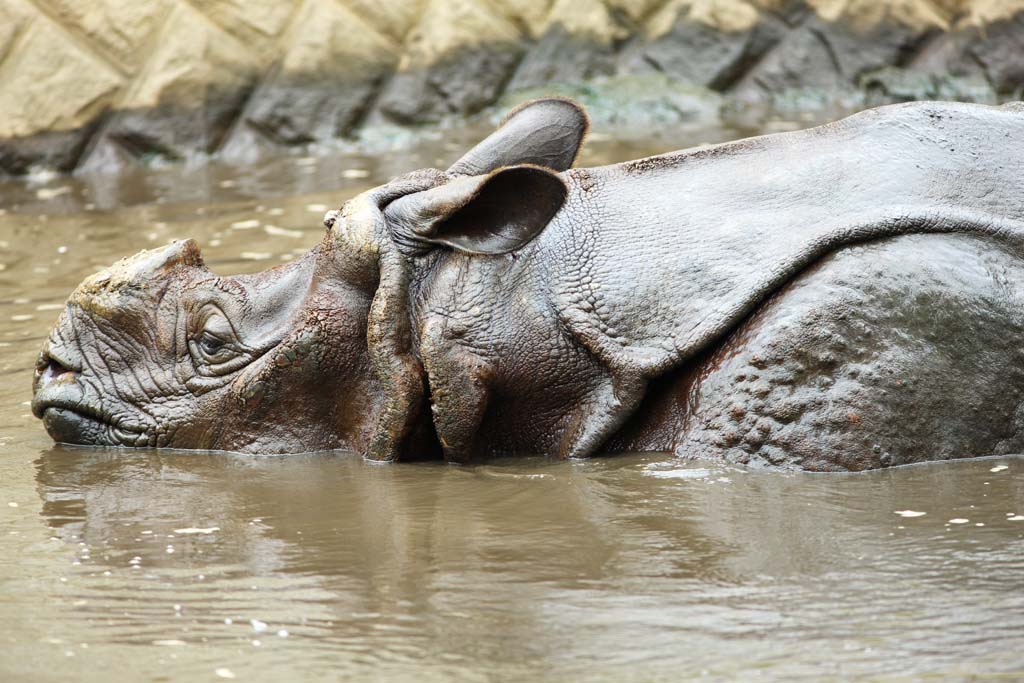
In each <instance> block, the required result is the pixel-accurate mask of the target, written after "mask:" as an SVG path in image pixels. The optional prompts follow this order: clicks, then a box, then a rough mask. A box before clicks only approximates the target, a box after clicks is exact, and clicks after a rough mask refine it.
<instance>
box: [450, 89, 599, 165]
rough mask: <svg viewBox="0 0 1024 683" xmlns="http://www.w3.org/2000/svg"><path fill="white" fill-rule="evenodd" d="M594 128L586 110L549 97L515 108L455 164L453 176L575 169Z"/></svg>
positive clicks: (563, 100)
mask: <svg viewBox="0 0 1024 683" xmlns="http://www.w3.org/2000/svg"><path fill="white" fill-rule="evenodd" d="M589 127H590V121H589V119H588V118H587V114H586V112H585V111H584V110H583V107H582V106H580V105H579V104H576V103H575V102H573V101H572V100H567V99H561V98H556V97H549V98H545V99H540V100H533V101H532V102H527V103H526V104H524V105H521V106H520V107H518V108H516V109H514V110H513V111H512V113H510V114H509V115H508V116H506V117H505V120H504V121H502V123H501V125H500V126H499V127H498V129H497V130H496V131H494V132H493V133H491V134H490V135H489V136H487V138H485V139H484V140H483V141H482V142H481V143H480V144H478V145H477V146H476V147H474V148H473V149H471V150H469V151H468V152H466V154H465V155H464V156H463V157H462V158H461V159H459V160H458V161H456V162H455V163H454V164H452V166H451V168H449V169H448V172H449V173H451V174H453V175H470V176H473V175H483V174H485V173H490V172H491V171H493V170H495V169H498V168H502V167H504V166H517V165H520V164H531V165H534V166H541V167H543V168H550V169H551V170H553V171H565V170H567V169H569V168H571V167H572V164H573V162H574V161H575V160H576V155H577V154H578V153H579V150H580V147H581V146H582V144H583V138H584V136H585V135H586V134H587V129H588V128H589Z"/></svg>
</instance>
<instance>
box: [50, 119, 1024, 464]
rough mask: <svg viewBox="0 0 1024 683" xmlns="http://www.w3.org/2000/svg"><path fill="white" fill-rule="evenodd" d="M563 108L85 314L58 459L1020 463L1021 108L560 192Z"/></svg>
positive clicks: (109, 293) (178, 251)
mask: <svg viewBox="0 0 1024 683" xmlns="http://www.w3.org/2000/svg"><path fill="white" fill-rule="evenodd" d="M586 125H587V124H586V118H585V115H584V114H583V112H582V111H581V110H580V109H579V108H578V107H577V106H576V105H574V104H573V103H570V102H567V101H564V100H557V99H549V100H539V101H537V102H533V103H530V104H528V105H526V106H524V107H522V108H520V109H519V110H517V111H515V112H513V114H512V115H510V117H509V118H508V119H507V120H506V122H505V123H504V124H503V125H502V126H501V127H500V128H499V129H498V130H497V131H496V132H495V133H494V134H493V135H492V136H490V137H489V138H487V139H486V140H484V141H483V142H481V143H480V144H479V145H478V146H477V147H475V148H474V149H473V150H471V151H470V152H469V153H468V154H467V155H465V156H464V157H463V158H462V159H460V160H459V161H458V162H456V164H455V165H453V166H452V167H451V168H450V169H448V171H446V172H441V171H437V170H430V169H428V170H423V171H417V172H414V173H411V174H409V175H407V176H403V177H401V178H398V179H396V180H394V181H392V182H390V183H388V184H387V185H384V186H381V187H378V188H375V189H373V190H370V191H368V192H366V193H364V194H362V195H360V196H358V197H356V198H355V199H353V200H351V201H350V202H348V203H347V204H346V205H345V206H344V207H343V208H342V209H341V210H340V211H337V212H331V213H330V214H329V215H328V217H327V219H326V220H325V222H326V224H327V225H328V231H327V233H326V235H325V237H324V240H323V241H322V242H321V244H320V245H318V246H317V247H316V248H314V249H313V250H311V251H310V252H309V253H308V254H307V255H305V256H304V257H303V258H301V259H299V260H298V261H296V262H295V263H292V264H289V265H286V266H282V267H279V268H275V269H272V270H270V271H267V272H265V273H261V274H256V275H247V276H239V277H219V276H215V275H213V274H212V273H210V272H209V271H207V270H206V269H205V268H204V267H203V265H202V260H201V258H200V256H199V252H198V248H197V247H196V245H195V244H194V243H192V242H190V241H188V242H182V243H176V244H173V245H170V246H168V247H166V248H164V249H163V250H158V251H155V252H144V253H142V254H140V255H137V256H135V257H133V258H132V259H128V260H125V261H122V262H119V263H118V264H116V265H115V266H114V267H112V268H111V269H109V270H107V271H104V272H102V273H99V274H97V275H95V276H93V277H92V278H90V279H89V280H87V281H86V282H85V283H83V284H82V285H81V286H80V287H79V288H78V289H77V290H76V291H75V292H74V293H73V294H72V296H71V298H70V300H69V304H68V307H67V309H66V310H65V312H64V313H63V315H62V317H61V320H60V321H59V322H58V324H57V326H56V327H55V329H54V332H53V334H51V337H50V339H49V341H48V342H47V345H46V346H45V347H44V350H43V352H42V354H41V355H40V361H39V364H38V366H37V372H36V381H35V398H34V402H33V407H34V411H35V413H36V414H37V415H38V416H40V417H41V418H42V419H43V420H44V423H45V424H46V427H47V429H48V431H49V432H50V434H51V435H52V436H53V437H54V438H55V439H56V440H60V441H67V442H71V443H84V444H100V445H126V446H158V447H177V448H203V449H223V450H233V451H243V452H298V451H309V450H322V449H335V448H340V449H352V450H356V451H359V452H362V453H364V454H365V455H367V456H368V457H371V458H374V459H379V460H396V459H403V458H411V457H431V456H439V455H443V457H445V458H446V459H448V460H450V461H454V462H469V461H472V460H473V459H474V458H479V457H482V456H493V455H503V454H526V453H532V454H536V453H543V454H549V455H552V456H555V457H587V456H590V455H593V454H595V453H598V452H608V451H622V450H656V451H674V452H676V453H678V454H680V455H686V456H695V457H718V458H725V459H727V460H730V461H734V462H742V463H755V464H767V465H772V466H780V467H801V468H805V469H815V470H859V469H868V468H873V467H881V466H889V465H895V464H904V463H910V462H917V461H923V460H935V459H947V458H955V457H969V456H982V455H991V454H997V453H1008V452H1021V451H1024V399H1022V391H1024V345H1022V344H1021V343H1020V340H1021V338H1022V337H1021V332H1022V329H1024V108H1022V107H1021V106H1020V105H1008V106H1005V107H1001V108H995V107H985V106H978V105H963V104H945V103H928V104H924V103H915V104H907V105H896V106H890V107H883V108H879V109H875V110H870V111H867V112H863V113H860V114H857V115H855V116H852V117H850V118H847V119H844V120H842V121H839V122H836V123H833V124H829V125H826V126H822V127H819V128H814V129H810V130H807V131H800V132H794V133H784V134H778V135H771V136H765V137H759V138H751V139H747V140H741V141H737V142H733V143H726V144H722V145H715V146H711V147H705V148H699V149H694V150H686V151H682V152H677V153H673V154H668V155H663V156H658V157H651V158H648V159H641V160H637V161H632V162H627V163H623V164H617V165H612V166H605V167H600V168H587V169H571V168H570V167H571V166H572V162H573V160H574V159H575V156H576V154H577V151H578V148H579V146H580V144H581V142H582V139H583V137H584V134H585V131H586Z"/></svg>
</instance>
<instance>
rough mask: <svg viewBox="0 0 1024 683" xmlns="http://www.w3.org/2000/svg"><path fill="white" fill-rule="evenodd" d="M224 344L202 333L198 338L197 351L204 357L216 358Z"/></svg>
mask: <svg viewBox="0 0 1024 683" xmlns="http://www.w3.org/2000/svg"><path fill="white" fill-rule="evenodd" d="M224 345H225V342H224V340H223V339H221V338H220V337H215V336H213V335H212V334H210V333H209V332H203V335H202V336H201V337H200V338H199V350H200V351H201V352H202V353H203V355H204V356H207V357H210V356H216V355H217V354H218V353H220V352H221V351H223V350H224Z"/></svg>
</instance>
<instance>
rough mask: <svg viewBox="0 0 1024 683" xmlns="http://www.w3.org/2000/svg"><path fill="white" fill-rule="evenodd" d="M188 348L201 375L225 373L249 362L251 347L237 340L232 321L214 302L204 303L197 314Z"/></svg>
mask: <svg viewBox="0 0 1024 683" xmlns="http://www.w3.org/2000/svg"><path fill="white" fill-rule="evenodd" d="M188 348H189V352H190V353H191V355H192V361H193V362H194V363H195V366H196V369H197V370H198V372H199V374H201V375H206V376H216V375H225V374H227V373H230V372H233V371H235V370H237V369H239V368H240V367H242V366H243V365H245V364H246V362H248V354H247V349H245V348H244V345H243V344H241V342H239V341H238V340H237V338H236V336H235V332H234V328H233V327H232V326H231V323H230V322H229V321H228V319H227V317H226V316H225V315H224V313H223V311H221V310H220V308H218V307H217V306H215V305H212V304H211V305H207V306H204V307H203V308H202V309H201V310H200V311H199V313H198V315H197V316H196V318H195V320H194V332H193V333H192V334H191V335H190V339H189V343H188Z"/></svg>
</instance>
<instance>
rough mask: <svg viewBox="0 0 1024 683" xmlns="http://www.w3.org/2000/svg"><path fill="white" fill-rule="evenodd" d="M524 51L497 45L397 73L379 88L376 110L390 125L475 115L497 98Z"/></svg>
mask: <svg viewBox="0 0 1024 683" xmlns="http://www.w3.org/2000/svg"><path fill="white" fill-rule="evenodd" d="M524 49H525V48H524V47H523V46H522V45H520V44H516V43H500V44H492V45H487V46H481V47H476V48H470V49H465V50H459V51H458V52H457V53H455V54H451V55H448V56H447V57H445V58H444V59H442V60H441V61H439V62H437V63H435V64H433V65H431V66H429V67H425V68H422V69H416V70H410V71H401V72H399V73H397V74H395V76H394V77H393V78H392V79H391V81H390V82H389V83H388V84H387V85H386V86H385V87H384V92H383V93H382V94H381V96H380V100H379V102H378V108H379V110H380V112H381V113H383V115H384V116H385V117H386V118H387V119H389V120H391V121H394V122H396V123H401V124H422V123H432V122H437V121H439V120H441V119H442V118H445V117H447V116H450V115H456V116H467V115H469V114H475V113H476V112H478V111H480V110H481V109H483V108H484V107H486V106H487V105H489V104H492V103H493V102H494V101H495V100H497V98H498V96H499V95H501V92H502V90H503V89H504V87H505V84H506V83H507V82H508V79H509V75H510V74H511V73H512V70H513V69H514V68H515V66H516V64H518V63H519V59H520V57H521V56H522V54H523V50H524Z"/></svg>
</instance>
